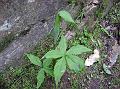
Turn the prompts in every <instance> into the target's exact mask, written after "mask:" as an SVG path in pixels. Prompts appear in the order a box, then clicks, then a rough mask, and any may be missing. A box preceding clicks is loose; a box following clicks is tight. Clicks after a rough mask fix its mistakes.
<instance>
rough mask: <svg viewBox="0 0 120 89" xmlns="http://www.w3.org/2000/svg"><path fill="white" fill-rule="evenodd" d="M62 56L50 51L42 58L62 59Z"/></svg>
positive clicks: (59, 53)
mask: <svg viewBox="0 0 120 89" xmlns="http://www.w3.org/2000/svg"><path fill="white" fill-rule="evenodd" d="M62 56H63V54H62V53H61V52H60V51H58V50H51V51H49V52H47V53H46V54H45V55H44V57H45V58H47V59H50V58H59V57H62Z"/></svg>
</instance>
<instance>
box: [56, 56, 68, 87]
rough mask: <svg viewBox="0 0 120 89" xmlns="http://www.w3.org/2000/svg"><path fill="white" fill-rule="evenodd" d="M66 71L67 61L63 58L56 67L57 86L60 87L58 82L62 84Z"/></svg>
mask: <svg viewBox="0 0 120 89" xmlns="http://www.w3.org/2000/svg"><path fill="white" fill-rule="evenodd" d="M65 70H66V61H65V59H64V58H61V59H60V60H58V61H57V63H56V64H55V67H54V77H55V82H56V86H58V82H60V79H61V77H62V76H63V74H64V72H65Z"/></svg>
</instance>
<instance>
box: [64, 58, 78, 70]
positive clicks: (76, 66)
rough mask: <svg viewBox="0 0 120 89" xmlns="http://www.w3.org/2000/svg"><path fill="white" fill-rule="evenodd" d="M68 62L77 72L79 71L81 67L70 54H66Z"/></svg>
mask: <svg viewBox="0 0 120 89" xmlns="http://www.w3.org/2000/svg"><path fill="white" fill-rule="evenodd" d="M66 60H67V64H68V66H69V68H70V69H71V70H73V71H75V72H79V70H80V68H79V65H77V63H75V62H74V61H73V60H72V59H71V58H70V57H69V56H66Z"/></svg>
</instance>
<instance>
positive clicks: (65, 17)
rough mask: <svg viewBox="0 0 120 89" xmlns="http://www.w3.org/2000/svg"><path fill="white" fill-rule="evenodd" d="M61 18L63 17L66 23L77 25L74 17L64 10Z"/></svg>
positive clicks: (60, 13) (60, 14)
mask: <svg viewBox="0 0 120 89" xmlns="http://www.w3.org/2000/svg"><path fill="white" fill-rule="evenodd" d="M58 14H59V16H61V17H62V18H63V19H64V20H65V21H67V22H70V23H75V22H74V20H73V19H72V16H71V15H70V13H69V12H67V11H65V10H62V11H60V12H59V13H58Z"/></svg>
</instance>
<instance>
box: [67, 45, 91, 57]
mask: <svg viewBox="0 0 120 89" xmlns="http://www.w3.org/2000/svg"><path fill="white" fill-rule="evenodd" d="M89 51H92V50H91V49H89V48H87V47H85V46H83V45H76V46H73V47H71V48H70V49H69V50H68V51H67V54H74V55H78V54H81V53H84V52H89Z"/></svg>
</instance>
